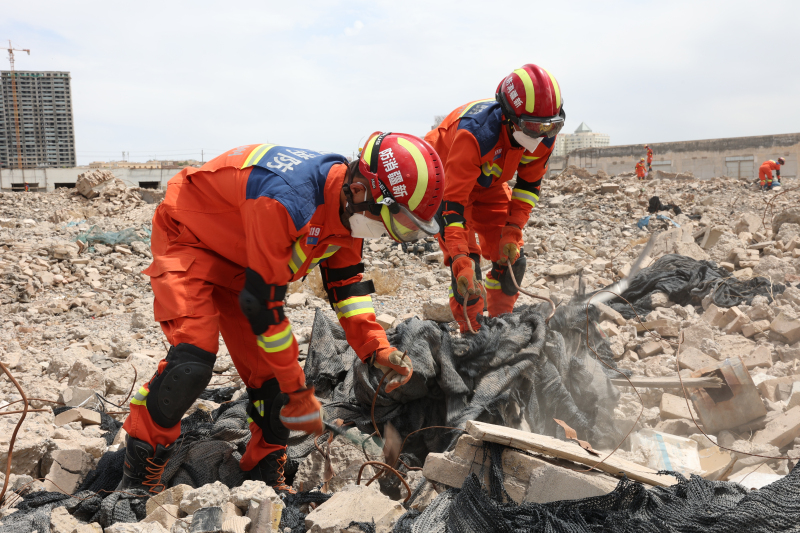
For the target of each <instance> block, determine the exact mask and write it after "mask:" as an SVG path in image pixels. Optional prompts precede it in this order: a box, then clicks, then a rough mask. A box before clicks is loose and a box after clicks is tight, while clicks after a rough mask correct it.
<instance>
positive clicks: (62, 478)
mask: <svg viewBox="0 0 800 533" xmlns="http://www.w3.org/2000/svg"><path fill="white" fill-rule="evenodd" d="M52 456H53V464H52V466H51V467H50V471H49V472H48V473H47V476H46V477H45V480H44V487H45V490H48V491H51V492H60V493H62V494H73V493H74V492H75V489H77V488H78V484H79V483H80V482H81V480H82V479H83V478H84V476H85V475H86V474H88V473H89V471H90V470H91V469H92V466H93V463H94V462H93V460H92V456H91V455H90V454H88V453H86V452H84V451H83V450H57V451H55V452H53V454H52Z"/></svg>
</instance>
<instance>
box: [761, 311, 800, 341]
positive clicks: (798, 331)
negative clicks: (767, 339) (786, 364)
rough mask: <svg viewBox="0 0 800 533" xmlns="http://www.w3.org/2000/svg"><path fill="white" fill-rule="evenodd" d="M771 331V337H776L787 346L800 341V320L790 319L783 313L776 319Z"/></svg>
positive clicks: (771, 325) (770, 326)
mask: <svg viewBox="0 0 800 533" xmlns="http://www.w3.org/2000/svg"><path fill="white" fill-rule="evenodd" d="M769 329H770V330H771V331H772V333H771V334H770V335H775V336H776V337H777V338H778V340H780V341H781V342H785V343H786V344H794V343H796V342H798V341H800V320H796V319H792V318H789V317H788V316H787V315H786V313H784V312H783V311H781V313H780V314H779V315H778V316H776V317H775V320H773V321H772V324H770V325H769Z"/></svg>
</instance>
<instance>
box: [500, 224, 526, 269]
mask: <svg viewBox="0 0 800 533" xmlns="http://www.w3.org/2000/svg"><path fill="white" fill-rule="evenodd" d="M521 242H522V230H521V229H519V228H518V227H517V226H513V225H510V224H509V225H508V226H505V227H504V228H503V231H502V233H500V261H498V263H500V264H501V265H506V264H512V265H513V264H514V262H516V260H517V258H518V257H519V245H520V243H521Z"/></svg>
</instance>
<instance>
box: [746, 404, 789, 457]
mask: <svg viewBox="0 0 800 533" xmlns="http://www.w3.org/2000/svg"><path fill="white" fill-rule="evenodd" d="M798 436H800V406H795V407H792V408H791V409H789V410H788V411H786V412H785V413H783V414H781V415H778V416H777V417H776V418H774V419H773V420H772V421H771V422H769V423H767V427H765V428H764V429H762V430H761V431H759V432H757V433H756V434H755V436H754V437H753V443H754V444H771V445H772V446H776V447H778V448H783V447H784V446H787V445H788V444H790V443H791V442H792V441H793V440H794V439H795V438H797V437H798Z"/></svg>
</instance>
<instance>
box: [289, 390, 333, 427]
mask: <svg viewBox="0 0 800 533" xmlns="http://www.w3.org/2000/svg"><path fill="white" fill-rule="evenodd" d="M287 396H289V403H287V404H286V405H284V406H283V408H282V409H281V415H280V419H281V422H282V423H283V425H284V426H286V428H287V429H290V430H292V431H302V432H304V433H313V434H314V435H321V434H322V419H323V413H322V404H320V403H319V400H317V399H316V398H315V397H314V387H307V388H303V389H299V390H296V391H294V392H290V393H289V394H288V395H287Z"/></svg>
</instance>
